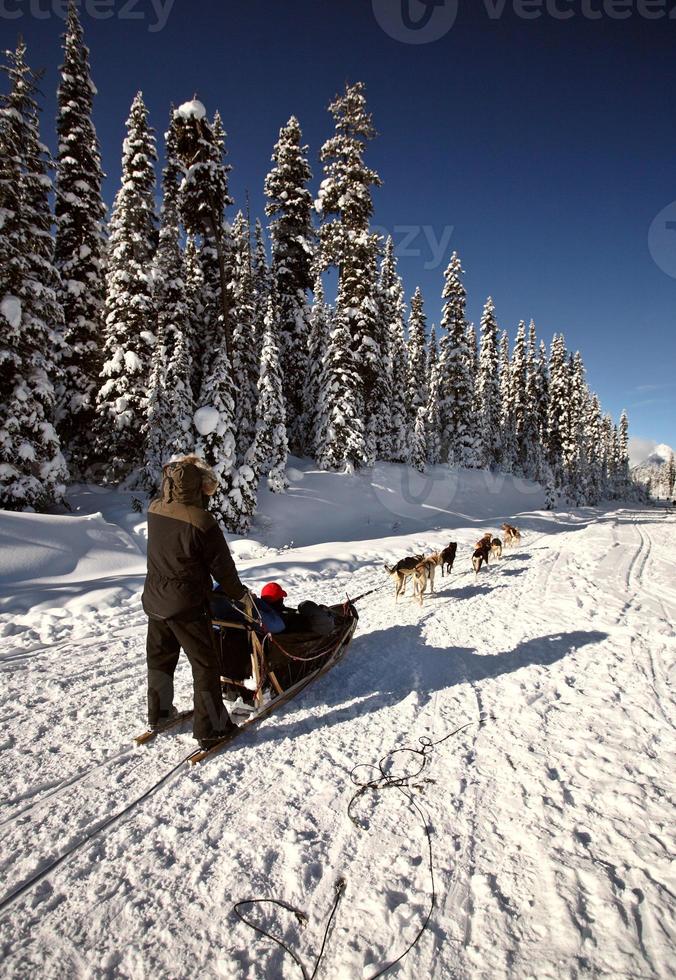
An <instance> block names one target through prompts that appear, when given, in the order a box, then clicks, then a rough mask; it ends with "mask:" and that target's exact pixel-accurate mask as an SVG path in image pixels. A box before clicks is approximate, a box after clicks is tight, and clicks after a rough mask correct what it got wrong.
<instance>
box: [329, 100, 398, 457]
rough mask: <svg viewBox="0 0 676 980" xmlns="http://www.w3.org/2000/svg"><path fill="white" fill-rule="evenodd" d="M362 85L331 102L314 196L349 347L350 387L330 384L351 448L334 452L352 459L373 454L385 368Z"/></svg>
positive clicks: (370, 132)
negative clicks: (330, 127) (345, 413)
mask: <svg viewBox="0 0 676 980" xmlns="http://www.w3.org/2000/svg"><path fill="white" fill-rule="evenodd" d="M364 93H365V89H364V84H363V83H362V82H357V83H356V84H355V85H352V86H349V85H348V86H346V88H345V92H344V93H343V95H339V96H337V97H336V98H335V99H334V101H333V102H332V103H331V105H330V106H329V111H330V112H331V114H332V116H333V118H334V122H335V135H334V136H332V137H331V138H330V139H329V140H327V142H326V143H325V144H324V146H323V147H322V150H321V154H320V157H321V160H322V162H323V164H324V174H325V176H324V180H323V181H322V185H321V188H320V191H319V196H318V198H317V201H316V202H315V207H316V209H317V211H318V212H319V214H320V215H321V216H322V219H323V225H322V228H321V231H320V252H321V256H320V264H321V268H323V269H326V268H328V267H330V266H335V267H336V268H337V269H338V298H337V302H336V320H337V326H336V330H335V331H334V333H337V334H338V336H339V337H340V346H341V347H344V346H346V347H347V349H348V350H349V352H350V353H351V358H350V361H351V363H350V364H349V365H346V368H345V372H344V377H343V381H344V382H345V383H346V384H349V385H351V386H353V388H352V390H350V391H349V392H344V393H343V392H341V393H340V395H338V391H337V389H335V388H334V387H333V386H332V387H331V388H330V389H329V394H330V396H331V397H333V396H334V395H336V396H338V397H339V401H340V404H341V406H342V409H344V410H349V411H350V412H352V413H353V416H352V417H350V418H345V419H344V421H343V423H342V424H343V425H345V426H346V427H347V428H349V429H350V432H351V434H350V438H349V450H348V455H347V456H344V453H342V452H341V453H340V454H339V455H340V456H342V457H344V460H343V459H341V462H343V461H344V462H346V463H348V464H349V465H350V466H355V465H356V466H359V465H371V464H372V463H373V462H374V459H375V455H376V452H377V433H376V427H377V423H376V419H377V412H378V405H379V403H380V399H379V394H380V387H379V377H380V376H381V375H382V372H383V371H384V370H386V369H385V367H384V364H383V360H384V352H383V350H382V343H381V334H380V331H379V324H378V309H377V305H376V302H375V299H374V297H375V292H376V273H377V268H376V267H377V254H378V236H377V235H373V234H371V232H370V219H371V216H372V214H373V202H372V198H371V189H372V188H373V187H378V186H380V183H381V180H380V177H379V176H378V174H377V173H376V172H375V171H374V170H371V169H370V168H369V167H368V166H367V165H366V164H365V162H364V154H365V150H366V145H367V143H368V141H369V140H371V139H373V137H374V136H375V135H376V134H375V129H374V126H373V121H372V118H371V114H370V113H369V112H368V110H367V107H366V97H365V94H364ZM345 335H346V338H347V345H345V344H344V338H345ZM334 366H335V365H334ZM331 412H332V415H333V417H334V420H335V422H336V423H337V421H338V415H339V414H340V413H339V411H338V409H337V407H336V406H332V409H331ZM332 455H333V454H329V456H332ZM325 458H329V457H327V456H325Z"/></svg>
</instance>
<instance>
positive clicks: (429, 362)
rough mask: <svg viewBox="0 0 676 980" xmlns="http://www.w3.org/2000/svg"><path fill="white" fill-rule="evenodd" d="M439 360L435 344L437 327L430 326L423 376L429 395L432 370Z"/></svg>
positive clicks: (437, 348)
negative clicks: (425, 379)
mask: <svg viewBox="0 0 676 980" xmlns="http://www.w3.org/2000/svg"><path fill="white" fill-rule="evenodd" d="M438 360H439V346H438V344H437V325H436V323H433V324H432V327H431V328H430V339H429V343H428V344H427V358H426V361H425V376H426V378H427V392H428V395H429V390H430V385H431V384H432V375H433V374H434V369H435V368H436V366H437V362H438Z"/></svg>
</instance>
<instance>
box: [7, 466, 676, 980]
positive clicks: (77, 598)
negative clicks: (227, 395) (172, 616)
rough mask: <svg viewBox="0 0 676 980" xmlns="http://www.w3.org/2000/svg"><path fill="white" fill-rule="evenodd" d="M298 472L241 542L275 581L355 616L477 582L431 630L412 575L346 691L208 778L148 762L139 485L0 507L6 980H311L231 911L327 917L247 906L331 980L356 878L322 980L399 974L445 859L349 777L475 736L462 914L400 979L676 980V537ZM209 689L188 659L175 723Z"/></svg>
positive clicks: (171, 755)
mask: <svg viewBox="0 0 676 980" xmlns="http://www.w3.org/2000/svg"><path fill="white" fill-rule="evenodd" d="M295 467H296V468H295V469H294V470H293V472H292V477H293V479H292V487H291V490H290V492H289V494H288V495H286V496H285V497H281V498H274V499H273V498H272V497H271V496H270V495H269V494H266V495H265V500H263V501H262V516H261V518H260V519H259V521H258V522H257V527H256V529H255V531H254V533H252V535H251V536H250V537H249V538H248V539H235V540H234V542H233V552H234V553H235V555H236V556H237V561H238V565H239V567H240V571H241V575H242V577H243V579H244V580H245V581H246V582H247V584H249V585H251V586H252V587H258V586H260V585H262V584H263V583H264V582H265V581H267V580H269V579H271V578H275V579H278V580H280V581H282V582H283V583H284V584H285V585H286V586H287V589H288V592H289V594H290V599H291V601H293V600H300V599H302V598H304V597H308V596H311V597H313V598H316V599H319V600H320V601H321V600H327V601H328V600H334V601H335V600H337V599H340V598H341V597H342V596H344V594H345V592H346V591H347V592H349V593H350V594H351V595H353V596H354V595H356V594H359V593H361V592H364V591H366V590H368V589H370V588H373V587H375V586H379V585H381V584H382V583H383V582H387V580H386V577H385V575H384V572H383V570H382V563H383V562H384V561H388V560H391V559H394V558H396V557H401V556H403V555H405V554H407V553H411V552H413V551H417V550H419V549H425V550H427V549H429V550H431V549H432V548H435V547H437V546H438V545H441V544H445V543H447V542H448V541H449V540H457V541H458V542H459V543H460V547H459V553H458V559H457V562H456V566H455V569H454V571H453V574H452V576H451V578H450V579H449V578H445V579H440V578H437V594H436V595H435V596H433V597H430V598H428V599H427V600H426V602H425V604H424V606H423V607H422V608H420V607H419V606H418V605H417V604H413V603H412V602H411V601H410V599H409V598H407V599H406V600H405V601H403V602H400V603H399V605H398V606H396V607H395V605H394V600H393V594H392V593H393V590H392V589H391V587H390V584H389V582H387V584H386V586H385V588H384V589H383V590H382V591H381V592H378V593H377V594H375V595H373V596H371V597H369V598H368V599H366V600H365V601H364V603H363V604H362V606H361V614H362V618H361V621H360V624H359V628H358V632H357V634H356V637H355V639H354V641H353V643H352V645H351V647H350V649H349V650H348V652H347V655H346V657H345V659H344V660H343V661H342V662H341V663H339V664H338V666H337V667H336V668H335V669H334V670H333V671H332V672H330V673H329V674H327V675H326V676H325V677H323V678H322V679H320V680H319V681H318V682H317V683H316V684H315V685H312V686H310V687H309V688H307V689H306V690H305V691H304V692H303V693H302V694H301V695H300V697H299V698H298V699H297V700H296V701H294V702H292V703H290V704H289V705H288V706H286V707H284V708H283V709H281V710H280V711H279V713H278V714H275V715H273V716H272V717H270V718H269V719H268V720H266V721H264V722H262V723H261V725H260V727H259V728H258V729H255V730H252V731H250V732H248V733H246V734H244V735H242V737H241V738H240V739H239V740H238V741H237V742H236V743H235V744H234V745H233V746H232V747H231V748H230V749H229V750H227V751H225V752H223V753H222V754H220V755H218V756H216V757H214V758H213V759H211V760H210V761H209V762H207V763H205V764H204V765H203V766H202V767H198V768H196V769H191V770H189V769H188V768H187V766H178V768H175V767H176V766H177V764H178V763H179V762H180V761H181V759H182V758H184V757H185V756H186V755H187V754H188V752H189V751H190V750H191V748H192V747H193V745H194V743H193V742H192V739H191V737H190V734H189V732H188V730H187V729H183V730H179V732H178V734H175V735H172V736H165V737H163V738H161V739H158V740H157V741H156V742H155V744H152V745H150V746H148V747H146V748H141V749H138V748H133V747H132V744H131V738H132V736H133V735H134V734H135V733H138V732H139V731H141V730H142V729H143V727H144V722H145V718H144V703H145V669H144V628H145V620H144V616H143V613H142V610H141V606H140V599H139V594H140V588H141V586H142V582H143V574H144V540H145V538H144V529H145V523H144V520H143V515H142V514H137V513H133V512H132V511H131V509H130V506H129V505H130V495H124V494H116V493H104V492H101V491H96V490H94V489H91V488H89V489H88V488H81V489H80V490H78V491H76V492H73V494H72V495H71V498H70V501H71V504H72V505H73V507H74V508H79V510H75V511H74V513H73V515H63V516H61V515H52V516H42V517H38V516H35V515H29V514H22V515H16V514H7V513H2V514H0V548H1V554H2V563H1V565H0V588H1V590H2V591H1V599H0V671H1V677H2V686H1V690H0V704H1V706H2V731H1V734H0V745H1V746H2V756H1V764H0V767H1V772H2V789H1V794H2V812H1V814H0V836H1V838H2V845H1V863H0V881H1V882H2V884H1V886H0V889H1V891H0V943H1V944H2V945H1V949H2V956H3V966H2V973H3V976H5V977H15V978H22V980H23V978H26V977H37V976H39V977H50V978H51V977H59V978H61V977H68V978H70V977H97V978H99V977H109V978H112V977H130V978H134V980H141V978H151V977H152V978H193V977H195V978H197V977H199V978H204V977H233V978H234V977H252V978H253V977H256V978H273V980H274V978H277V977H280V978H282V977H289V978H296V977H300V975H301V974H300V970H299V968H298V966H297V965H296V964H295V963H294V962H293V961H292V959H291V958H290V957H289V956H288V955H285V954H283V953H282V951H281V950H280V949H279V947H277V946H275V945H273V944H272V943H271V942H270V941H269V940H267V939H263V938H260V937H258V936H256V934H255V933H254V932H253V931H252V930H251V929H249V928H247V927H246V926H244V925H243V924H242V923H241V922H239V921H238V920H237V919H236V917H235V916H234V914H233V911H232V907H233V903H234V902H236V901H238V900H241V899H246V898H253V897H255V898H275V899H279V900H282V901H285V902H288V903H290V904H291V905H294V906H296V907H298V908H300V909H302V910H303V911H304V912H305V913H306V914H307V917H308V922H307V925H306V927H305V928H304V929H300V928H299V926H298V922H297V920H296V918H295V917H294V915H293V914H292V913H288V912H283V911H281V910H280V909H278V908H275V907H273V906H259V907H255V908H254V909H253V910H251V909H250V910H249V911H248V913H247V914H248V915H250V916H251V918H252V919H253V920H255V921H257V922H260V923H264V924H265V926H266V928H269V929H270V930H271V931H272V932H273V933H275V934H276V935H279V936H280V937H283V938H284V939H285V941H286V942H287V943H289V944H290V945H291V946H292V947H293V948H294V950H296V951H297V953H298V955H299V956H300V958H301V959H302V960H303V961H304V962H305V964H306V966H307V970H308V974H309V973H311V971H312V964H313V962H314V957H315V956H316V955H317V953H318V952H319V947H320V944H321V940H322V936H323V932H324V928H325V925H326V920H327V916H328V914H329V912H330V910H331V907H332V904H333V901H334V896H335V891H334V888H335V883H336V881H337V879H339V878H341V877H343V878H345V880H346V890H345V894H344V896H343V898H342V900H341V903H340V905H339V907H338V910H337V913H336V916H335V920H334V924H333V928H332V930H331V932H330V935H329V939H328V945H327V949H326V952H325V955H324V959H323V961H322V966H321V967H320V971H319V975H320V976H324V977H331V978H362V977H372V976H373V975H374V974H376V973H377V972H378V971H379V969H382V967H383V966H385V965H386V964H387V963H388V962H390V961H391V960H393V959H395V958H396V957H397V956H398V955H399V954H400V953H401V952H402V951H403V950H404V949H405V948H406V946H407V945H408V943H409V942H411V941H412V940H413V938H414V937H415V935H416V933H417V932H418V930H419V928H420V926H421V924H422V922H423V921H424V919H425V916H426V914H427V911H428V908H429V904H430V894H431V886H430V873H429V868H428V854H427V841H426V837H425V834H424V830H423V827H422V826H421V823H420V819H419V817H418V816H417V814H416V812H415V810H413V809H412V808H411V806H410V805H409V804H408V803H407V800H406V799H405V797H404V796H403V795H402V794H401V793H400V792H397V791H396V790H394V791H390V790H388V791H387V792H383V793H381V794H378V795H375V794H366V795H365V796H364V797H362V798H361V799H360V800H359V801H358V802H357V804H356V807H355V817H357V818H358V822H359V824H360V826H356V825H355V823H353V822H352V821H351V820H350V819H349V817H348V814H347V806H348V803H349V801H350V799H351V797H352V796H353V794H354V792H355V789H356V787H355V786H354V785H353V784H352V782H351V780H350V772H351V770H352V769H353V767H354V766H356V765H357V764H359V763H365V764H370V765H373V764H377V762H378V760H379V759H380V758H381V757H383V756H384V755H386V753H388V752H389V751H390V750H393V749H397V748H402V747H406V746H409V747H412V748H416V747H418V744H419V743H418V741H417V740H418V739H419V738H420V737H421V736H427V737H429V738H431V739H433V740H439V739H442V738H443V737H444V736H445V735H447V734H449V733H451V732H453V731H454V730H455V729H457V728H458V727H459V726H463V725H467V727H465V728H464V729H463V730H462V731H460V732H458V733H457V734H456V735H454V736H453V737H451V738H449V739H447V740H446V741H444V742H442V743H441V744H439V745H438V746H437V747H436V748H435V749H434V751H433V753H432V755H431V756H430V759H429V764H428V768H427V770H426V772H425V777H427V779H428V780H430V781H425V782H422V781H421V780H414V783H415V784H416V785H417V786H418V788H417V789H414V790H413V791H412V792H413V793H414V797H415V800H416V802H417V803H418V805H419V806H420V807H421V808H422V809H423V811H424V813H425V814H426V816H427V821H428V824H429V827H430V830H431V840H432V845H433V863H434V875H435V883H436V908H435V909H434V911H433V914H432V917H431V920H430V924H429V929H428V930H427V931H426V932H425V933H424V934H423V936H422V937H421V939H420V941H419V942H418V944H417V945H416V946H415V948H414V949H413V951H412V952H411V953H410V954H409V955H408V956H407V957H406V958H405V959H404V961H403V962H402V963H401V964H400V965H399V966H398V967H397V968H396V969H395V970H394V971H393V973H392V975H399V976H402V977H409V978H418V977H441V978H447V977H448V978H464V977H471V978H475V977H476V978H479V977H482V978H483V977H507V976H509V977H519V978H520V977H536V978H544V977H579V976H587V975H591V976H608V977H620V976H628V977H667V976H673V975H674V962H675V959H674V921H673V911H674V891H675V890H676V884H675V883H674V875H673V866H672V856H673V854H674V840H673V836H674V835H673V829H674V817H673V808H672V802H671V800H670V793H671V791H672V790H673V773H674V761H675V760H674V748H675V746H676V740H675V739H674V724H675V721H676V713H675V712H674V700H673V692H672V691H671V689H670V674H671V672H672V670H673V663H674V652H675V646H676V641H675V638H674V628H673V623H674V616H675V615H676V575H675V574H674V573H675V567H674V566H675V557H674V556H675V555H676V521H675V520H674V518H673V517H669V518H667V517H665V516H664V515H663V513H660V512H659V511H657V510H651V509H645V510H634V509H631V510H630V509H625V508H622V507H618V508H615V509H611V510H604V509H601V508H599V509H585V510H582V511H576V512H574V513H570V514H569V513H559V514H554V515H552V514H549V513H546V512H544V511H542V510H541V509H540V508H541V507H542V506H543V500H542V496H541V494H540V492H539V491H538V490H537V488H534V487H532V486H528V485H525V484H521V483H520V484H514V483H513V482H512V481H510V480H505V479H504V478H500V477H497V478H494V477H491V476H490V475H488V474H480V473H471V474H462V475H461V477H460V478H458V477H454V478H449V476H448V474H443V473H442V471H440V470H439V471H435V473H434V474H433V475H432V477H430V478H428V479H426V478H421V477H418V476H416V475H413V474H411V473H410V472H409V471H405V470H404V469H403V468H400V467H395V466H389V467H383V468H382V469H381V470H379V471H377V472H376V473H374V474H373V478H372V483H370V482H369V479H368V478H367V477H363V476H362V477H345V476H336V475H330V474H318V473H314V472H311V471H309V470H308V469H307V467H306V466H305V464H303V463H301V462H300V461H296V462H295ZM409 481H410V482H409ZM504 519H508V520H513V522H514V523H516V524H518V525H519V526H520V527H521V528H522V531H523V534H524V537H523V541H522V544H521V546H520V547H519V548H518V549H517V550H515V551H513V552H507V553H506V555H505V557H504V558H503V560H502V561H501V562H500V563H498V564H496V565H494V566H491V567H490V568H489V570H488V571H487V572H486V573H485V574H484V573H483V572H482V574H481V575H480V576H479V579H478V580H476V581H475V578H474V574H473V572H471V569H470V545H471V544H472V543H473V542H474V541H475V540H476V538H477V537H478V536H479V535H480V534H481V533H483V532H484V530H497V528H498V526H499V524H500V523H501V522H502V520H504ZM190 696H191V685H190V675H189V670H188V668H187V664H186V662H185V660H184V659H183V660H182V662H181V665H180V667H179V673H178V685H177V703H178V705H179V706H180V707H187V706H188V705H189V703H190ZM419 761H420V760H419V757H414V756H410V757H409V756H406V755H398V756H395V757H394V765H396V766H397V767H398V768H399V769H401V768H402V767H406V768H413V769H415V768H416V767H417V765H418V763H419ZM172 770H173V771H172ZM166 774H170V775H169V777H168V778H167V779H166V780H165V781H164V782H162V783H161V784H160V785H159V787H158V788H157V789H156V790H155V791H154V792H152V793H151V794H150V795H147V796H144V794H146V793H147V791H148V790H149V789H150V788H151V787H153V786H155V785H156V784H157V783H158V780H161V779H162V777H163V776H164V775H166ZM136 801H138V802H136ZM116 814H121V816H120V817H119V819H117V820H112V821H111V818H113V817H114V816H115V815H116ZM100 827H101V828H102V829H101V831H100V833H98V834H95V835H94V836H92V835H93V834H94V832H95V831H96V830H97V828H100ZM79 842H82V843H81V846H77V845H78V843H79ZM64 855H67V856H66V857H65V859H64V860H63V861H61V862H60V863H59V864H57V865H56V866H55V867H53V868H51V869H50V870H47V869H48V868H50V865H51V864H52V862H54V861H56V860H57V859H59V858H60V857H62V856H64ZM42 870H45V871H46V873H45V874H44V875H43V876H42V877H41V878H40V879H39V880H37V881H36V882H35V883H33V884H32V885H31V886H30V887H28V888H26V889H25V890H23V891H20V892H18V893H17V890H19V889H21V886H22V885H23V884H24V883H27V882H29V881H30V880H31V879H32V878H33V877H34V876H35V875H36V874H37V873H39V872H40V871H42ZM12 895H14V896H15V897H14V898H11V896H12ZM8 899H9V900H8Z"/></svg>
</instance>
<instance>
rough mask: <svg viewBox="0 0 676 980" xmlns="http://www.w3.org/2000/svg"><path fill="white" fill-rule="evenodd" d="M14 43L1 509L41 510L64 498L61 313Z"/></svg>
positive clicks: (8, 103)
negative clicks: (58, 405) (58, 421)
mask: <svg viewBox="0 0 676 980" xmlns="http://www.w3.org/2000/svg"><path fill="white" fill-rule="evenodd" d="M25 55H26V46H25V44H24V43H23V41H20V42H19V44H18V46H17V49H16V51H15V52H7V56H8V62H9V63H8V65H7V67H6V68H5V69H4V71H5V72H6V74H7V75H8V76H9V83H10V91H9V94H8V95H3V96H2V97H0V507H5V508H8V509H11V510H21V509H23V508H26V507H30V508H33V509H35V510H41V509H42V508H44V507H45V506H46V505H48V504H50V503H53V502H54V501H56V500H59V499H60V498H61V496H62V494H63V490H64V487H63V484H64V481H65V479H66V475H67V474H66V467H65V463H64V459H63V456H62V454H61V448H60V443H59V438H58V436H57V434H56V431H55V429H54V424H53V423H54V413H55V391H54V382H55V378H56V373H57V367H56V363H55V358H56V357H58V355H59V353H60V351H61V345H62V339H61V332H62V325H63V309H62V307H61V304H60V302H59V297H58V290H59V277H58V273H57V271H56V269H55V266H54V249H53V242H52V238H51V234H50V230H51V224H52V219H51V212H50V208H49V193H50V190H51V180H50V178H49V166H50V160H49V158H48V156H47V151H46V149H45V147H44V145H43V144H42V142H41V140H40V131H39V110H38V105H37V101H36V93H37V79H36V77H35V75H33V73H32V72H31V70H30V69H29V67H28V65H27V64H26V58H25Z"/></svg>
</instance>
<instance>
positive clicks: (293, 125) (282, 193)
mask: <svg viewBox="0 0 676 980" xmlns="http://www.w3.org/2000/svg"><path fill="white" fill-rule="evenodd" d="M307 149H308V148H307V147H306V146H303V136H302V133H301V129H300V124H299V122H298V120H297V119H296V117H295V116H291V118H290V119H289V121H288V123H287V124H286V126H283V127H282V129H281V130H280V132H279V140H278V142H277V143H276V145H275V148H274V151H273V154H272V160H273V162H274V164H275V166H274V167H273V169H272V170H271V171H270V173H269V174H268V176H267V178H266V180H265V195H266V197H267V199H268V203H267V204H266V207H265V213H266V214H267V215H268V217H270V218H271V219H272V220H271V222H270V238H271V241H272V275H273V278H274V281H275V288H276V290H277V297H278V298H277V305H278V310H279V317H280V351H281V371H282V378H283V385H284V399H285V402H286V407H287V422H288V427H289V438H290V442H291V445H292V447H293V448H294V449H295V450H296V451H300V450H302V449H303V448H304V446H305V442H306V425H305V422H304V417H303V409H304V404H303V388H304V383H305V375H306V371H307V347H308V334H309V329H310V328H309V308H308V302H307V292H308V290H309V289H310V288H311V287H312V284H313V272H312V269H313V259H314V247H315V233H314V229H313V226H312V204H313V202H312V194H311V193H310V190H309V189H308V184H309V182H310V180H311V179H312V171H311V170H310V165H309V163H308V160H307Z"/></svg>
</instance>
